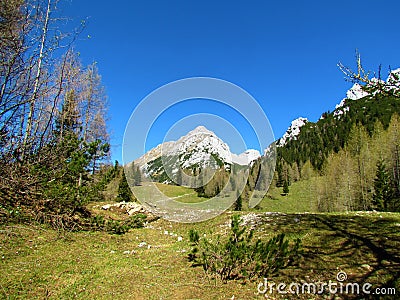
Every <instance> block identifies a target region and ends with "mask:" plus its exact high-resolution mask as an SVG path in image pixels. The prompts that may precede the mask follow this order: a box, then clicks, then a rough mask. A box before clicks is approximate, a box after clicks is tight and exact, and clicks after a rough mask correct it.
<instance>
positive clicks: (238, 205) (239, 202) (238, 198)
mask: <svg viewBox="0 0 400 300" xmlns="http://www.w3.org/2000/svg"><path fill="white" fill-rule="evenodd" d="M242 202H243V201H242V195H240V192H239V190H237V191H236V201H235V207H234V210H235V211H240V210H242V205H243V203H242Z"/></svg>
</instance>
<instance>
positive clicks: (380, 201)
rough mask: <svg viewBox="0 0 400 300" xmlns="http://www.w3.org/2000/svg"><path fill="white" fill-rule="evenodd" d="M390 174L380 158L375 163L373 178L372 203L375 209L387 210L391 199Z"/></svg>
mask: <svg viewBox="0 0 400 300" xmlns="http://www.w3.org/2000/svg"><path fill="white" fill-rule="evenodd" d="M390 181H391V180H390V176H389V174H388V172H387V170H386V166H385V164H384V162H383V161H382V160H380V161H379V162H378V164H377V170H376V177H375V180H374V190H375V191H374V195H373V196H372V204H373V206H374V208H375V209H376V210H379V211H387V210H388V209H389V205H388V204H390V203H391V200H392V188H391V182H390Z"/></svg>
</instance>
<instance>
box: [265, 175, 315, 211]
mask: <svg viewBox="0 0 400 300" xmlns="http://www.w3.org/2000/svg"><path fill="white" fill-rule="evenodd" d="M289 188H290V192H289V194H288V195H286V196H284V195H282V188H277V187H271V188H270V190H269V191H268V194H267V195H266V196H265V197H264V198H263V199H262V200H261V202H260V204H259V206H260V207H261V210H262V211H270V212H286V213H300V212H315V208H316V203H315V200H312V199H311V198H310V196H309V195H310V194H312V193H310V191H309V189H310V182H308V181H306V180H305V181H299V182H294V183H293V184H292V185H291V186H290V187H289Z"/></svg>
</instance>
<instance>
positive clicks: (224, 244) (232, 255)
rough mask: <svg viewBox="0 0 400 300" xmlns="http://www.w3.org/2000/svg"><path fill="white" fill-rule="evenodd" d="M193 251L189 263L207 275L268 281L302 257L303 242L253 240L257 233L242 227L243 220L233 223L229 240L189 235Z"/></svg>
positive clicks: (281, 236)
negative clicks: (271, 276)
mask: <svg viewBox="0 0 400 300" xmlns="http://www.w3.org/2000/svg"><path fill="white" fill-rule="evenodd" d="M189 240H190V242H191V243H192V250H191V252H190V253H189V256H188V258H189V260H190V261H191V262H192V263H193V266H202V267H203V269H204V271H205V273H206V274H211V275H213V276H217V277H218V276H219V277H220V278H221V279H222V280H223V281H226V280H229V279H239V278H247V279H250V280H252V279H254V278H260V277H267V276H269V275H271V274H274V273H276V272H278V271H279V270H281V269H282V268H285V267H287V266H289V265H290V264H292V263H293V262H294V261H295V260H296V259H298V258H299V256H300V254H301V250H300V247H301V241H300V239H296V240H295V241H294V242H293V243H289V240H288V239H286V238H285V234H284V233H281V234H278V235H276V236H274V237H273V238H271V239H269V240H268V241H262V240H261V239H257V240H255V239H254V231H253V230H250V231H248V230H247V228H246V226H241V225H240V217H239V216H237V215H235V216H233V217H232V220H231V231H230V233H229V235H228V237H227V239H223V238H222V237H221V236H220V235H218V236H216V239H215V240H214V241H211V240H208V239H207V238H206V237H201V238H200V235H199V233H198V232H197V231H195V230H190V231H189Z"/></svg>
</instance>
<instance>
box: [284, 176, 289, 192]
mask: <svg viewBox="0 0 400 300" xmlns="http://www.w3.org/2000/svg"><path fill="white" fill-rule="evenodd" d="M283 194H285V196H286V195H287V194H289V183H288V181H287V180H285V181H284V182H283Z"/></svg>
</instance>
